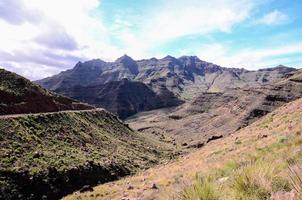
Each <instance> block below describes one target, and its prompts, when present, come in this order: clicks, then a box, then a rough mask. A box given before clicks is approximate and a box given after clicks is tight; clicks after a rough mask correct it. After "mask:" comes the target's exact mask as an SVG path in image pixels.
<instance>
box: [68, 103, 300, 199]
mask: <svg viewBox="0 0 302 200" xmlns="http://www.w3.org/2000/svg"><path fill="white" fill-rule="evenodd" d="M301 135H302V99H298V100H296V101H294V102H291V103H288V104H286V105H283V106H281V107H280V108H279V109H277V110H275V111H274V112H272V113H270V114H268V115H267V116H265V117H263V118H262V119H260V120H259V121H257V122H255V123H253V124H252V125H250V126H248V127H246V128H243V129H241V130H239V131H237V132H235V133H234V134H232V135H230V136H228V137H225V138H223V139H220V140H215V141H211V142H210V143H209V144H207V145H205V146H204V147H202V148H201V149H200V150H198V151H196V152H193V153H191V154H189V155H186V156H184V157H183V158H180V159H179V160H177V161H174V162H171V163H169V164H165V165H161V166H157V167H155V168H151V169H149V170H146V171H144V172H141V173H139V174H138V175H136V176H133V177H128V178H125V179H122V180H119V181H116V182H112V183H107V184H104V185H100V186H97V187H95V188H94V191H92V192H86V193H79V192H76V193H74V194H72V195H70V196H67V197H66V198H64V199H66V200H73V199H102V200H117V199H140V200H148V199H161V200H169V199H173V200H178V199H182V200H189V199H190V200H191V199H211V200H239V199H240V200H242V199H249V200H251V199H253V200H263V199H273V200H280V199H293V200H300V199H301V197H302V196H300V195H302V188H301V180H302V179H301V178H302V170H301V165H302V151H301V145H302V136H301ZM299 166H300V167H299Z"/></svg>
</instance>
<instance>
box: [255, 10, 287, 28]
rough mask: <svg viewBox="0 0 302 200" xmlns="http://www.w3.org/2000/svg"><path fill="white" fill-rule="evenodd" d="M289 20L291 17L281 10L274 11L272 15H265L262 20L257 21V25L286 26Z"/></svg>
mask: <svg viewBox="0 0 302 200" xmlns="http://www.w3.org/2000/svg"><path fill="white" fill-rule="evenodd" d="M288 20H289V17H288V16H287V15H286V14H284V13H282V12H280V11H279V10H274V11H272V12H270V13H267V14H266V15H264V16H263V17H262V18H261V19H258V20H256V21H255V24H264V25H278V24H284V23H286V22H287V21H288Z"/></svg>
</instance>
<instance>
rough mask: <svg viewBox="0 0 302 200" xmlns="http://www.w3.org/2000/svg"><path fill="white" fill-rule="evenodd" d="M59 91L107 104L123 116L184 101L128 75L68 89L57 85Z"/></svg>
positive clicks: (92, 102)
mask: <svg viewBox="0 0 302 200" xmlns="http://www.w3.org/2000/svg"><path fill="white" fill-rule="evenodd" d="M56 92H58V93H60V94H63V95H66V96H69V97H71V98H74V99H77V100H79V101H82V102H86V103H89V104H91V105H95V106H97V107H102V108H105V109H107V110H109V111H111V112H112V113H114V114H117V115H118V116H119V117H120V118H121V119H125V118H126V117H128V116H130V115H133V114H135V113H137V112H140V111H147V110H153V109H157V108H161V107H167V106H176V105H179V104H180V103H181V101H180V100H178V99H177V98H176V97H175V96H174V95H173V93H171V92H169V91H163V92H159V94H156V93H155V92H153V90H151V89H150V87H148V86H147V85H145V84H144V83H141V82H133V81H128V80H127V79H123V80H121V81H112V82H109V83H105V84H102V85H88V86H80V85H78V86H74V87H72V88H70V89H68V90H64V89H57V90H56Z"/></svg>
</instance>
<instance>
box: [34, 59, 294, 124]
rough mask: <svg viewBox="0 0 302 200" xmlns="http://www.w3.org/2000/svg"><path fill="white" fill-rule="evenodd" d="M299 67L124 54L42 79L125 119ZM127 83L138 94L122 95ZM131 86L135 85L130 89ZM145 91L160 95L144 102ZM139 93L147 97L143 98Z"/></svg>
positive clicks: (48, 85) (266, 81)
mask: <svg viewBox="0 0 302 200" xmlns="http://www.w3.org/2000/svg"><path fill="white" fill-rule="evenodd" d="M293 71H295V69H293V68H288V67H285V66H277V67H275V68H268V69H261V70H258V71H248V70H245V69H237V68H224V67H220V66H218V65H215V64H212V63H208V62H205V61H202V60H200V59H199V58H198V57H196V56H182V57H180V58H174V57H172V56H166V57H164V58H162V59H156V58H151V59H147V60H138V61H135V60H133V59H132V58H131V57H129V56H127V55H124V56H122V57H121V58H118V59H117V60H116V61H115V62H104V61H101V60H91V61H87V62H84V63H81V62H79V63H78V64H77V65H76V66H75V67H74V68H73V69H71V70H67V71H64V72H61V73H60V74H58V75H55V76H53V77H48V78H45V79H42V80H39V81H37V83H38V84H40V85H41V86H42V87H45V88H47V89H50V90H53V91H55V92H57V93H59V94H64V95H66V96H69V97H72V98H75V99H78V100H80V101H83V102H86V103H90V104H93V105H96V106H101V107H104V108H106V109H108V110H109V111H112V112H113V113H116V114H117V115H118V116H119V117H121V118H125V117H128V116H130V115H132V114H135V113H137V112H140V111H148V110H151V109H156V108H161V107H165V106H176V105H180V104H181V103H182V102H183V101H187V100H192V99H194V98H195V97H197V96H198V95H199V94H201V93H203V92H224V91H227V90H229V89H235V88H245V87H257V86H261V85H264V84H269V83H272V82H274V81H278V80H281V79H282V78H283V77H284V76H285V74H287V73H289V72H293ZM123 79H127V80H129V82H128V84H124V83H123ZM111 82H115V83H111ZM130 82H135V83H130ZM138 82H140V83H141V84H145V85H146V86H147V87H148V88H146V87H143V86H142V85H141V84H138ZM122 83H123V84H122ZM121 84H122V85H123V90H125V91H127V92H130V93H129V94H128V96H131V95H132V94H134V96H135V98H134V97H133V98H127V100H124V99H120V98H121V97H125V96H123V95H120V92H118V91H119V90H118V89H117V88H120V87H119V86H118V87H117V85H121ZM113 85H115V86H113ZM130 85H131V86H130ZM127 86H129V88H128V89H125V88H126V87H127ZM111 87H113V88H114V89H113V90H112V91H111V90H108V89H104V88H111ZM116 87H117V88H116ZM134 87H137V88H134ZM130 88H131V89H130ZM142 88H144V89H142ZM145 90H152V91H153V92H154V93H155V94H152V95H151V96H152V97H151V96H150V94H151V93H152V92H151V91H149V92H147V93H146V94H148V95H149V96H148V98H149V97H150V98H153V97H155V98H153V100H154V101H155V102H152V103H151V100H150V101H148V102H147V101H144V99H145V98H142V97H143V93H142V92H143V91H145ZM134 91H137V92H134ZM138 94H140V95H141V97H138ZM109 101H112V102H113V105H108V102H109ZM124 105H125V106H124Z"/></svg>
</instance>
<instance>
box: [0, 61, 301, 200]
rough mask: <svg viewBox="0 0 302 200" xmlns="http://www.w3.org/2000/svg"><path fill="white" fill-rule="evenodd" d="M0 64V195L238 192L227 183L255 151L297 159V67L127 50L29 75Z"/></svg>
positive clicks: (144, 199)
mask: <svg viewBox="0 0 302 200" xmlns="http://www.w3.org/2000/svg"><path fill="white" fill-rule="evenodd" d="M150 70H151V71H150ZM0 72H1V77H2V79H1V82H0V86H1V87H0V94H1V98H0V111H1V113H0V114H1V115H0V148H1V154H0V158H1V162H0V186H1V195H0V199H60V198H66V199H108V200H109V199H117V200H118V199H123V200H132V199H140V200H148V199H181V200H186V198H188V199H196V198H197V197H194V195H197V196H198V195H202V194H199V193H198V191H195V189H194V188H195V187H200V186H202V185H203V181H206V180H207V181H208V182H205V183H207V184H209V185H210V186H213V188H214V189H213V188H212V189H213V190H215V191H216V190H217V191H219V192H217V195H219V198H218V197H217V198H218V199H230V198H228V197H230V196H231V197H232V198H231V199H240V198H239V197H238V195H239V194H238V191H236V190H235V189H234V188H233V187H230V186H229V184H232V183H233V182H232V181H234V179H235V177H236V176H237V175H238V174H239V173H240V170H245V167H246V166H245V164H246V163H250V164H251V165H252V164H253V163H251V161H250V157H251V155H256V158H257V159H259V160H260V159H262V158H263V159H268V160H269V159H272V158H276V159H279V157H278V156H280V155H279V154H277V153H275V151H276V152H279V151H280V153H281V152H282V153H284V154H286V153H288V154H290V155H291V156H292V158H293V159H294V160H295V162H300V160H299V159H300V158H301V157H300V151H299V144H300V140H301V137H300V134H301V133H300V132H301V128H302V127H301V124H302V123H301V116H300V114H301V113H302V110H301V109H302V107H301V105H302V103H301V98H302V81H301V80H302V71H301V70H297V69H294V68H288V67H285V66H277V67H275V68H268V69H261V70H258V71H248V70H244V69H236V68H224V67H220V66H218V65H215V64H212V63H207V62H205V61H201V60H200V59H198V58H197V57H186V56H184V57H180V58H177V59H176V58H174V57H171V56H167V57H165V58H163V59H154V58H152V59H149V60H140V61H134V60H133V59H132V58H130V57H128V56H123V57H121V58H119V59H117V60H116V61H115V62H109V63H107V62H104V61H101V60H97V59H96V60H91V61H87V62H84V63H78V64H77V65H76V66H75V67H74V68H73V69H71V70H67V71H65V72H62V73H60V74H58V75H55V76H53V77H49V78H46V79H43V80H40V81H36V82H31V81H29V80H27V79H25V78H23V77H21V76H19V75H17V74H14V73H11V72H9V71H6V70H1V71H0ZM38 84H39V85H38ZM40 85H41V86H40ZM43 87H45V88H46V89H44V88H43ZM47 89H50V90H52V91H50V90H47ZM74 99H76V100H74ZM82 102H85V103H82ZM284 138H285V139H284ZM281 140H282V141H283V140H284V141H283V142H280V141H281ZM275 146H278V149H276V150H271V149H272V148H273V149H274V148H275ZM259 149H268V150H269V151H272V152H274V153H273V154H272V155H271V154H270V153H272V152H269V153H268V154H262V153H261V152H260V153H259ZM237 157H238V158H240V159H233V158H237ZM280 159H281V161H280V162H281V163H283V164H281V165H282V166H284V165H285V163H286V162H287V161H286V160H284V159H283V160H282V158H281V157H280ZM257 162H258V161H257ZM265 162H267V161H265ZM228 163H232V166H231V167H234V169H233V168H232V170H233V171H227V172H225V171H224V170H225V169H224V168H225V167H226V168H228V167H229V166H228V165H229V164H228ZM220 168H222V169H220ZM213 170H214V172H213ZM221 170H222V171H221ZM227 170H229V169H227ZM279 172H280V174H279V176H278V177H279V178H282V180H283V181H284V182H285V183H288V182H289V180H288V175H286V173H287V172H286V171H285V170H284V168H282V170H281V171H279ZM279 172H278V173H279ZM213 173H214V175H213ZM217 173H218V174H217ZM219 173H223V175H221V174H219ZM225 173H227V174H225ZM282 173H283V174H282ZM200 174H202V176H201V177H200V179H199V178H197V179H196V180H195V181H194V177H195V176H198V177H199V175H200ZM235 174H237V175H235ZM284 174H285V175H284ZM223 178H225V179H228V180H229V179H230V180H229V181H226V183H225V184H224V183H223V184H217V181H218V182H219V181H220V179H223ZM269 184H275V183H273V182H269ZM207 187H208V186H207ZM259 187H262V185H260V186H259ZM215 188H216V189H215ZM217 188H218V189H217ZM288 188H291V189H293V186H291V185H290V184H289V183H288ZM288 188H287V189H286V191H283V188H281V189H280V191H279V189H278V190H275V189H274V190H273V189H271V186H270V187H269V188H268V189H267V188H266V190H265V191H266V195H268V196H269V195H275V193H277V192H290V191H292V190H289V189H288ZM261 189H263V188H261ZM215 193H216V192H215ZM222 193H223V194H222ZM286 194H287V193H286ZM192 195H193V196H192ZM236 195H237V196H236ZM240 195H241V194H240ZM242 195H248V194H246V193H244V192H243V194H242ZM295 195H296V196H297V195H299V194H298V193H295ZM215 198H216V197H215ZM246 198H251V197H246ZM255 198H256V197H255ZM257 198H258V197H257ZM257 198H256V199H257ZM257 200H258V199H257Z"/></svg>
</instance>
